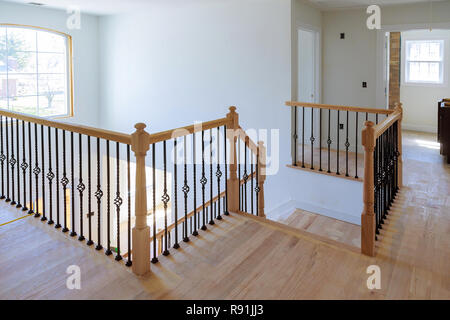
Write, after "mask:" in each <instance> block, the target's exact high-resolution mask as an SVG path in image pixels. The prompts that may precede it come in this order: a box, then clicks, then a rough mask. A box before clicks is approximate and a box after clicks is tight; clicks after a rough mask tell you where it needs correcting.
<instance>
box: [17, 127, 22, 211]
mask: <svg viewBox="0 0 450 320" xmlns="http://www.w3.org/2000/svg"><path fill="white" fill-rule="evenodd" d="M16 141H17V143H16V147H17V149H16V152H17V163H16V164H17V205H16V208H22V204H21V203H20V136H19V120H16Z"/></svg>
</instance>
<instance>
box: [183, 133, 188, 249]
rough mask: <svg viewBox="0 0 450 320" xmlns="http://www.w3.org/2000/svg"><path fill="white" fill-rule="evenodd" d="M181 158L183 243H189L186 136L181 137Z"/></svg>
mask: <svg viewBox="0 0 450 320" xmlns="http://www.w3.org/2000/svg"><path fill="white" fill-rule="evenodd" d="M183 156H184V184H183V189H182V190H183V193H184V223H183V230H184V235H183V241H184V242H189V237H188V225H187V220H188V216H187V214H188V193H189V186H188V180H187V149H186V136H184V137H183Z"/></svg>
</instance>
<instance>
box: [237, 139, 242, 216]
mask: <svg viewBox="0 0 450 320" xmlns="http://www.w3.org/2000/svg"><path fill="white" fill-rule="evenodd" d="M237 145H238V147H237V162H238V181H237V183H238V188H239V210H240V211H242V196H241V190H242V188H241V139H240V138H238V139H237Z"/></svg>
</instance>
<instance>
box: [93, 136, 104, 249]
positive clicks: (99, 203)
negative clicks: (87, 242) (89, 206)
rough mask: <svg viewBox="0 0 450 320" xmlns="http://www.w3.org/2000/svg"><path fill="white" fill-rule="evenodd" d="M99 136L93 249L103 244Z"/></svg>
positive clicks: (98, 140)
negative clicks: (95, 233) (95, 230)
mask: <svg viewBox="0 0 450 320" xmlns="http://www.w3.org/2000/svg"><path fill="white" fill-rule="evenodd" d="M100 161H101V160H100V138H97V190H96V191H95V193H94V196H95V198H96V199H97V245H96V246H95V250H102V249H103V246H102V243H101V213H102V210H101V209H102V197H103V191H102V186H101V180H100V170H101V166H100Z"/></svg>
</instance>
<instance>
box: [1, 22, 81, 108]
mask: <svg viewBox="0 0 450 320" xmlns="http://www.w3.org/2000/svg"><path fill="white" fill-rule="evenodd" d="M71 50H72V39H71V37H70V36H69V35H66V34H64V33H61V32H57V31H51V30H47V29H44V28H39V27H31V26H19V25H10V24H0V108H2V109H6V110H10V111H14V112H21V113H26V114H29V115H34V116H41V117H64V116H72V115H73V97H72V94H73V92H72V88H73V86H72V54H71Z"/></svg>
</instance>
